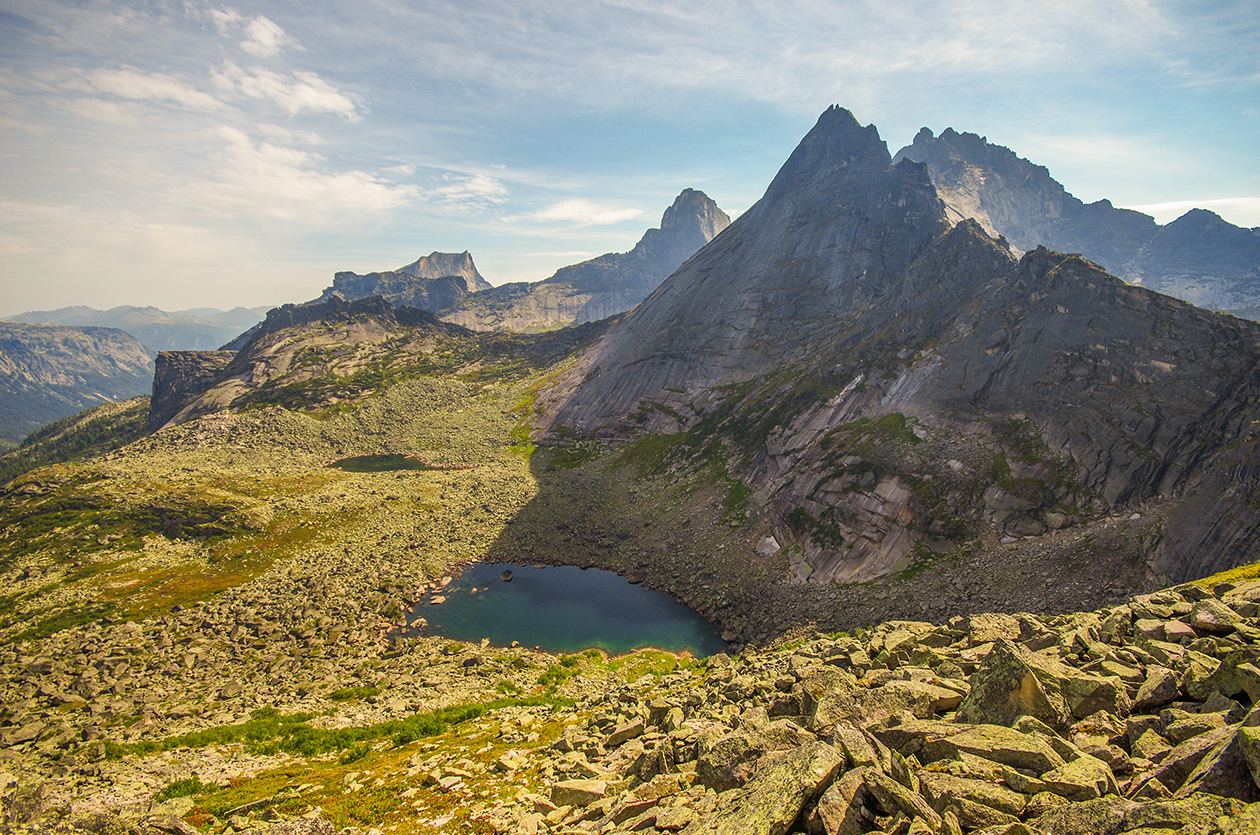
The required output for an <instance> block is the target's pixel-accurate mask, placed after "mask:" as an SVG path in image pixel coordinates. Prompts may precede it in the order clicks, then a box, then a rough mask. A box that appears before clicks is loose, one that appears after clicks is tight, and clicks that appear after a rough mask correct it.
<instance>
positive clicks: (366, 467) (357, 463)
mask: <svg viewBox="0 0 1260 835" xmlns="http://www.w3.org/2000/svg"><path fill="white" fill-rule="evenodd" d="M328 466H330V467H336V468H337V469H338V470H345V471H346V472H348V473H387V472H392V471H394V470H436V469H440V468H439V467H435V466H433V465H432V464H430V463H428V462H427V461H421V460H420V459H419V458H415V457H413V456H410V455H356V456H354V457H353V458H341V459H338V460H336V461H333V462H332V463H330V464H329V465H328Z"/></svg>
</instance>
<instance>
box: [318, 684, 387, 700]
mask: <svg viewBox="0 0 1260 835" xmlns="http://www.w3.org/2000/svg"><path fill="white" fill-rule="evenodd" d="M380 692H381V688H379V687H342V688H339V689H337V690H334V691H332V692H331V693H329V694H328V695H327V696H325V697H324V698H326V699H328V700H329V701H333V702H356V701H358V700H359V699H366V698H368V697H370V696H377V695H380Z"/></svg>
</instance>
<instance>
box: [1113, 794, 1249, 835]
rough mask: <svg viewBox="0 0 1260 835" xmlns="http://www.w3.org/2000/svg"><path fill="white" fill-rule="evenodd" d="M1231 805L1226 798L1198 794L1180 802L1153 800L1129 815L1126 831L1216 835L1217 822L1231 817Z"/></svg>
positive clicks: (1125, 823) (1132, 810) (1124, 828)
mask: <svg viewBox="0 0 1260 835" xmlns="http://www.w3.org/2000/svg"><path fill="white" fill-rule="evenodd" d="M1230 805H1231V803H1230V801H1229V800H1227V799H1226V798H1223V797H1216V796H1215V795H1210V794H1196V795H1194V796H1192V797H1187V798H1184V799H1180V800H1152V801H1150V802H1148V803H1140V804H1137V805H1135V806H1133V807H1132V808H1130V809H1129V810H1128V811H1126V812H1125V814H1124V824H1123V831H1124V832H1132V831H1134V830H1139V831H1140V830H1143V829H1150V830H1157V831H1158V830H1171V831H1183V832H1184V831H1187V830H1188V831H1190V832H1214V831H1215V827H1216V823H1217V819H1218V818H1220V817H1221V816H1222V815H1226V814H1228V813H1229V809H1230Z"/></svg>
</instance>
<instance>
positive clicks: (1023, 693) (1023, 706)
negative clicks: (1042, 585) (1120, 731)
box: [958, 640, 1131, 731]
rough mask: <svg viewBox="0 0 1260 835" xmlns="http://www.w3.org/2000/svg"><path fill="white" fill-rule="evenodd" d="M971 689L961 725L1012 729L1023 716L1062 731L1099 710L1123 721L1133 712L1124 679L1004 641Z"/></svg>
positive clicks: (996, 646) (997, 645) (962, 707)
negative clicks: (1085, 670) (1075, 666)
mask: <svg viewBox="0 0 1260 835" xmlns="http://www.w3.org/2000/svg"><path fill="white" fill-rule="evenodd" d="M970 684H971V692H970V693H969V694H968V695H967V698H965V699H964V700H963V702H962V704H961V705H960V706H959V708H958V720H959V721H960V722H971V723H975V724H994V725H1010V724H1011V723H1012V722H1013V721H1014V720H1015V718H1016V717H1018V716H1021V715H1024V716H1032V717H1035V718H1037V719H1040V720H1041V721H1043V722H1045V723H1046V724H1047V725H1049V726H1050V727H1052V728H1054V729H1055V730H1060V731H1061V730H1066V729H1067V727H1068V725H1070V724H1071V719H1072V718H1073V717H1076V718H1084V717H1086V716H1088V715H1090V714H1091V713H1094V712H1096V711H1099V710H1105V711H1107V712H1108V713H1111V714H1114V715H1117V716H1123V715H1125V714H1127V713H1128V712H1129V709H1130V707H1131V703H1130V701H1129V698H1128V693H1127V691H1126V689H1125V687H1124V683H1123V682H1122V681H1121V680H1120V679H1118V678H1103V677H1100V676H1092V675H1089V674H1086V673H1082V672H1080V671H1079V670H1075V669H1073V668H1072V667H1069V666H1067V665H1066V664H1063V663H1061V662H1058V661H1055V660H1053V659H1051V658H1048V657H1046V656H1042V655H1038V654H1036V653H1032V652H1029V651H1028V650H1026V649H1024V648H1023V647H1021V646H1018V645H1016V644H1012V643H1010V642H1009V641H1005V640H999V641H998V642H997V643H995V644H994V645H993V649H992V651H990V652H989V654H988V655H987V656H985V659H984V661H983V662H982V663H981V664H980V667H979V669H977V670H976V672H975V673H974V674H972V676H971V679H970Z"/></svg>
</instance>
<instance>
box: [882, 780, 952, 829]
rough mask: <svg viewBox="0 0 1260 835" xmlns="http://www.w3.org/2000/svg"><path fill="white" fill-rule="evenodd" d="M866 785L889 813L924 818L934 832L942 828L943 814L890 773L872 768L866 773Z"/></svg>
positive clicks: (911, 817)
mask: <svg viewBox="0 0 1260 835" xmlns="http://www.w3.org/2000/svg"><path fill="white" fill-rule="evenodd" d="M866 787H867V788H868V789H869V790H870V792H871V794H872V795H874V796H875V799H876V800H877V801H878V802H879V805H880V806H882V807H883V808H884V811H885V812H887V813H888V814H890V815H894V814H896V813H898V812H900V813H902V814H903V815H905V816H906V817H907V818H910V819H914V818H922V819H923V820H924V821H926V822H927V823H928V824H929V826H930V827H931V829H932V831H933V832H935V831H936V830H938V829H940V826H941V816H940V815H939V814H938V813H937V812H936V810H935V809H933V808H932V806H931V805H930V804H929V803H928V802H927V801H926V800H924V799H923V798H922V797H921V796H920V795H919V794H918V793H917V792H913V791H911V790H910V789H908V788H906V787H905V786H903V785H902V784H901V783H898V782H897V781H896V780H894V779H892V778H891V777H889V776H888V775H886V774H881V773H879V772H878V771H875V770H874V769H870V770H869V771H867V773H866Z"/></svg>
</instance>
